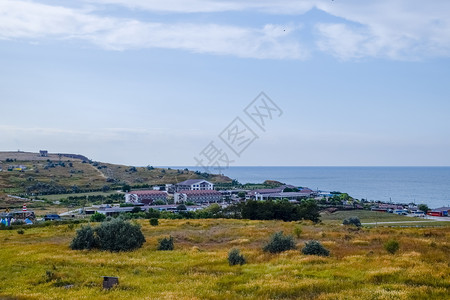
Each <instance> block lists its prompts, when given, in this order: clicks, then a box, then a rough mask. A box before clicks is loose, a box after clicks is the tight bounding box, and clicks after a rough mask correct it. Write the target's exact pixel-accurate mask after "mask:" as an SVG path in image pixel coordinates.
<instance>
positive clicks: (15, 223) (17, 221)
mask: <svg viewBox="0 0 450 300" xmlns="http://www.w3.org/2000/svg"><path fill="white" fill-rule="evenodd" d="M24 224H25V222H24V221H22V220H15V221H14V222H11V225H24Z"/></svg>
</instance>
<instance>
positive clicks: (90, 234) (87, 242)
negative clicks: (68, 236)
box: [70, 225, 98, 250]
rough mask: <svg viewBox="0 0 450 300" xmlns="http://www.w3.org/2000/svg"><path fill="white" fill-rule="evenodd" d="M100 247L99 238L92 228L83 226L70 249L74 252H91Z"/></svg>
mask: <svg viewBox="0 0 450 300" xmlns="http://www.w3.org/2000/svg"><path fill="white" fill-rule="evenodd" d="M97 247H98V237H97V236H96V235H95V231H94V229H93V228H92V227H91V226H89V225H88V226H82V227H81V229H79V230H77V235H76V236H75V238H74V239H73V240H72V243H71V244H70V248H72V250H83V249H87V250H91V249H93V248H97Z"/></svg>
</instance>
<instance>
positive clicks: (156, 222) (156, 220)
mask: <svg viewBox="0 0 450 300" xmlns="http://www.w3.org/2000/svg"><path fill="white" fill-rule="evenodd" d="M158 224H159V222H158V219H157V218H151V219H150V225H152V226H158Z"/></svg>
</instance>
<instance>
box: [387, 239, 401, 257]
mask: <svg viewBox="0 0 450 300" xmlns="http://www.w3.org/2000/svg"><path fill="white" fill-rule="evenodd" d="M399 248H400V244H399V243H398V242H397V241H396V240H389V241H387V242H386V243H385V244H384V249H386V251H387V252H389V253H390V254H395V253H396V252H397V251H398V249H399Z"/></svg>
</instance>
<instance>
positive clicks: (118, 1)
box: [85, 0, 317, 14]
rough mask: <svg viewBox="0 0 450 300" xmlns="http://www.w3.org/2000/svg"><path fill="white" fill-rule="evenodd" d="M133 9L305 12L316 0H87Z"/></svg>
mask: <svg viewBox="0 0 450 300" xmlns="http://www.w3.org/2000/svg"><path fill="white" fill-rule="evenodd" d="M85 1H86V2H91V3H101V4H113V5H121V6H126V7H129V8H132V9H143V10H148V11H156V12H171V13H211V12H225V11H246V10H252V11H262V12H267V13H274V14H275V13H282V14H303V13H305V12H307V11H308V10H310V9H311V8H313V7H314V5H315V2H317V1H314V0H302V1H293V0H278V1H272V0H164V1H161V0H85Z"/></svg>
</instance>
